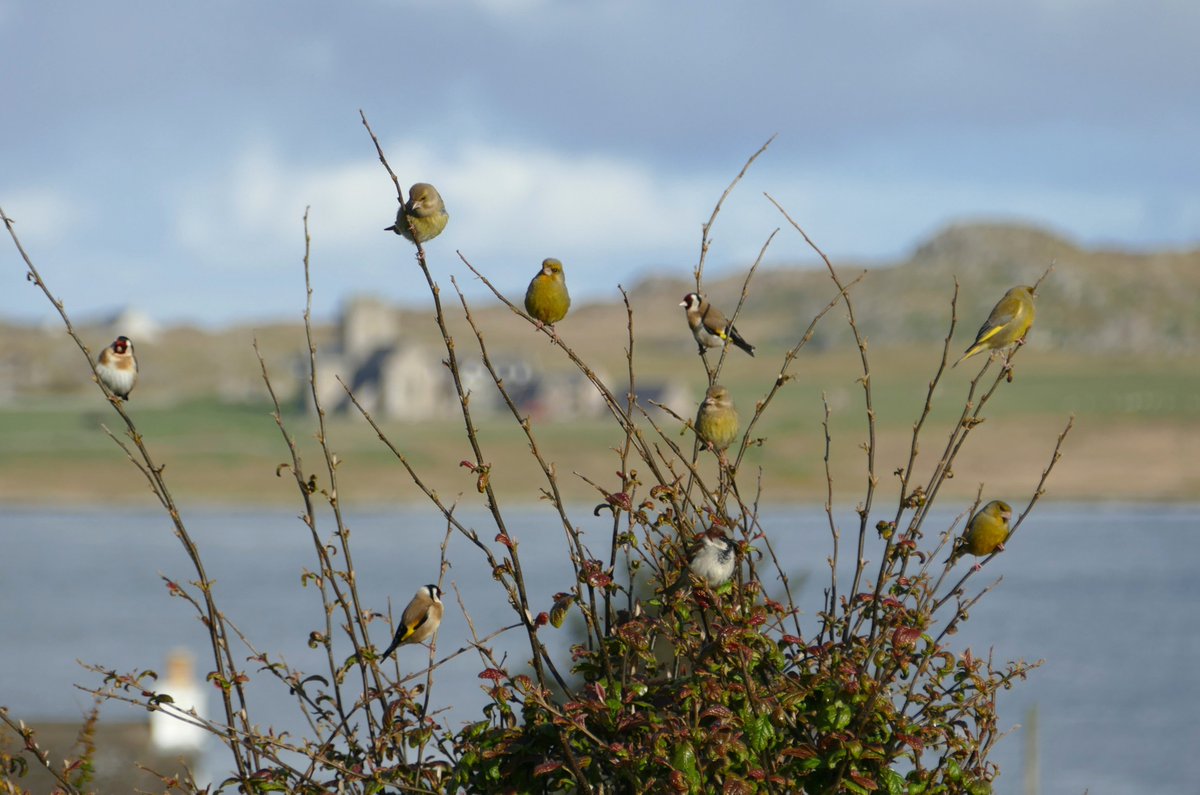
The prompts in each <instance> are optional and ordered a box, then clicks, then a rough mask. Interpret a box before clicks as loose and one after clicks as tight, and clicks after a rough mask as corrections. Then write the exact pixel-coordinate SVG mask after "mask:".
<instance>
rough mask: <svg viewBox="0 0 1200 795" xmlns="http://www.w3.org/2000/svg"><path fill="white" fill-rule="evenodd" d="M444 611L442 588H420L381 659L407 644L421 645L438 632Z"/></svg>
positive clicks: (434, 586)
mask: <svg viewBox="0 0 1200 795" xmlns="http://www.w3.org/2000/svg"><path fill="white" fill-rule="evenodd" d="M444 610H445V605H443V604H442V589H441V588H439V587H437V586H436V585H422V586H421V587H420V588H418V589H417V593H416V594H415V595H414V596H413V598H412V600H411V601H409V603H408V606H407V607H405V608H404V613H403V614H402V615H401V616H400V626H398V627H396V636H395V637H394V638H392V642H391V643H390V644H388V647H387V648H386V649H384V650H383V652H382V653H381V654H380V655H379V659H381V660H382V659H384V658H385V657H387V656H388V655H389V654H391V653H392V652H393V651H395V650H396V648H397V647H398V646H403V645H404V644H406V643H421V642H422V641H424V640H426V639H427V638H429V636H430V635H432V634H433V633H434V632H437V628H438V625H440V624H441V623H442V612H443V611H444Z"/></svg>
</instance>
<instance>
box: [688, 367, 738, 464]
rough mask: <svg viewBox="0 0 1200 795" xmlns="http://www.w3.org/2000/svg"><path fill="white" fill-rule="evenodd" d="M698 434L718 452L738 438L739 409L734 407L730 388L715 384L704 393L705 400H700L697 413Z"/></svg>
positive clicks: (721, 451)
mask: <svg viewBox="0 0 1200 795" xmlns="http://www.w3.org/2000/svg"><path fill="white" fill-rule="evenodd" d="M696 435H697V436H699V437H700V441H702V442H704V443H705V444H707V445H710V446H711V447H712V448H713V449H714V450H716V451H717V452H718V453H723V452H724V450H725V448H727V447H729V445H731V444H732V443H733V440H734V439H736V438H737V435H738V415H737V410H736V409H734V407H733V398H731V397H730V396H729V390H728V389H726V388H725V387H723V386H721V385H720V384H713V385H712V386H710V387H709V388H708V391H707V392H705V393H704V400H702V401H701V402H700V410H699V411H698V412H697V413H696Z"/></svg>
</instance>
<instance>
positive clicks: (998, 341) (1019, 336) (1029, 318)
mask: <svg viewBox="0 0 1200 795" xmlns="http://www.w3.org/2000/svg"><path fill="white" fill-rule="evenodd" d="M1033 314H1034V307H1033V288H1032V287H1029V286H1028V285H1021V286H1019V287H1014V288H1012V289H1011V290H1009V291H1008V292H1007V293H1005V294H1004V297H1003V298H1001V299H1000V301H999V303H997V304H996V305H995V306H994V307H992V313H991V314H990V315H988V319H987V320H986V321H984V323H983V325H982V326H980V327H979V333H978V334H976V335H975V341H974V342H972V343H971V346H970V347H969V348H967V352H966V353H964V354H963V355H962V356H961V357H959V360H958V362H961V361H962V360H963V359H969V358H970V357H972V356H974V355H975V354H977V353H979V352H980V351H982V350H998V349H1000V348H1006V347H1008V346H1009V345H1012V344H1014V343H1016V344H1021V343H1023V342H1024V341H1025V335H1026V334H1028V333H1029V327H1030V326H1032V325H1033ZM958 362H955V363H954V366H955V367H958Z"/></svg>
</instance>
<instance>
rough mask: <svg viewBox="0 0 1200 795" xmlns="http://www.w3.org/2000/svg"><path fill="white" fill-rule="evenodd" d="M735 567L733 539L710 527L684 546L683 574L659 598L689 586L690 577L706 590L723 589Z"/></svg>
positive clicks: (735, 558)
mask: <svg viewBox="0 0 1200 795" xmlns="http://www.w3.org/2000/svg"><path fill="white" fill-rule="evenodd" d="M736 563H737V557H736V554H735V547H734V544H733V539H732V538H730V537H729V536H727V535H725V532H724V531H723V530H719V529H717V528H716V527H710V528H708V530H706V531H704V533H703V534H701V535H700V537H699V538H697V539H696V540H695V541H693V542H692V543H691V544H690V545H689V546H688V567H687V571H684V572H680V574H679V577H677V578H676V580H675V582H674V583H672V584H671V587H669V588H667V590H665V591H663V598H666V597H668V596H670V595H671V594H673V593H675V592H676V591H678V590H679V589H680V588H683V587H685V586H687V585H691V583H692V578H693V577H694V578H695V579H697V580H700V581H701V582H703V583H704V584H705V585H707V586H708V587H709V588H717V587H718V586H721V585H724V584H725V583H727V582H728V581H729V578H730V577H732V576H733V568H734V566H735V565H736Z"/></svg>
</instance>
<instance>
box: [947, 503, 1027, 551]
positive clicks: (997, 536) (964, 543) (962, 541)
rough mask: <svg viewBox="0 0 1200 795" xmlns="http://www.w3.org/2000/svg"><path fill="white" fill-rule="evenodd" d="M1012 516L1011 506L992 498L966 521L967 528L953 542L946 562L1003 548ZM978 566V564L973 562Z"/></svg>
mask: <svg viewBox="0 0 1200 795" xmlns="http://www.w3.org/2000/svg"><path fill="white" fill-rule="evenodd" d="M1011 518H1012V507H1011V506H1009V504H1008V503H1007V502H1004V501H1003V500H992V501H991V502H989V503H988V504H987V505H985V506H983V507H982V508H980V509H979V512H978V513H977V514H975V515H974V516H972V517H971V521H970V522H968V523H967V529H966V530H964V531H963V534H962V536H961V537H960V538H959V539H957V540H956V541H955V542H954V549H953V551H952V552H951V553H950V557H949V558H947V559H946V562H947V563H954V561H956V560H958V559H959V558H961V557H962V556H963V555H974V556H975V557H977V558H982V557H984V556H985V555H990V554H992V553H993V552H996V551H998V550H1003V549H1004V542H1005V541H1006V540H1008V534H1009V533H1010V532H1011V531H1010V530H1009V527H1008V520H1009V519H1011ZM975 565H976V567H978V565H979V564H975Z"/></svg>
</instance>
